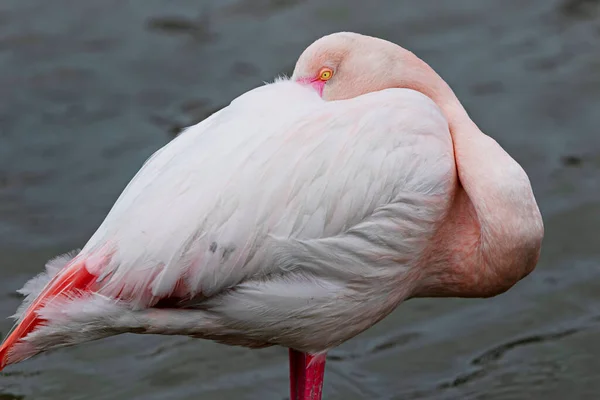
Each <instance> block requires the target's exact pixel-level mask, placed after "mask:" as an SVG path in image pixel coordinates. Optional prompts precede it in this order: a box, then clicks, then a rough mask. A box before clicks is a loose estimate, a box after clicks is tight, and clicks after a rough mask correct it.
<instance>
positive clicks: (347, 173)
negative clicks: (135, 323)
mask: <svg viewBox="0 0 600 400" xmlns="http://www.w3.org/2000/svg"><path fill="white" fill-rule="evenodd" d="M455 185H456V176H455V166H454V156H453V151H452V142H451V138H450V134H449V132H448V126H447V122H446V120H445V119H444V117H443V115H442V114H441V112H440V111H439V109H438V107H437V106H436V105H435V104H434V103H433V102H432V101H431V100H429V99H428V98H426V97H425V96H423V95H421V94H419V93H418V92H414V91H411V90H406V89H388V90H385V91H382V92H377V93H371V94H368V95H364V96H360V97H358V98H355V99H350V100H344V101H338V102H329V103H328V102H324V101H323V100H322V99H320V97H318V95H317V94H316V93H314V92H312V91H311V90H310V89H307V88H304V87H302V86H300V85H299V84H297V83H294V82H290V81H279V82H276V83H274V84H269V85H266V86H263V87H260V88H258V89H255V90H253V91H250V92H248V93H246V94H244V95H242V96H241V97H239V98H237V99H236V100H234V101H233V102H232V103H231V105H229V106H228V107H226V108H225V109H223V110H221V111H220V112H218V113H216V114H214V115H213V116H211V117H210V118H208V119H207V120H205V121H203V122H201V123H200V124H198V125H195V126H193V127H190V128H188V129H187V130H186V131H184V132H183V133H182V134H181V135H180V136H179V137H177V138H176V139H174V140H173V141H172V142H171V143H169V144H168V145H166V146H165V147H163V148H162V149H160V150H159V151H157V152H156V153H155V154H154V155H153V156H152V157H151V158H150V159H149V160H148V161H147V162H146V163H145V164H144V166H143V167H142V169H141V170H140V171H139V172H138V174H137V175H136V176H135V177H134V179H133V180H132V181H131V182H130V184H129V185H128V186H127V188H126V189H125V190H124V191H123V193H122V194H121V196H120V197H119V199H118V200H117V202H116V203H115V205H114V206H113V208H112V209H111V211H110V212H109V214H108V216H107V217H106V219H105V220H104V222H103V223H102V225H101V226H100V227H99V229H98V230H97V231H96V233H95V234H94V235H93V236H92V238H91V239H90V240H89V242H88V243H87V244H86V246H85V247H84V248H83V249H82V251H81V252H80V253H79V254H78V255H77V256H76V257H75V258H74V259H73V260H72V261H70V262H69V263H67V265H66V266H65V267H64V268H62V269H61V270H60V271H59V272H58V273H57V274H56V275H55V276H54V277H52V279H51V280H50V277H49V278H48V279H47V280H50V282H49V283H47V284H46V285H45V286H44V288H37V289H32V288H30V290H29V291H28V293H33V294H30V298H29V303H28V305H27V307H25V308H26V311H25V312H24V314H23V315H21V316H19V318H20V323H21V325H23V326H25V325H27V326H28V328H27V329H24V328H23V329H20V330H19V327H17V330H16V331H15V332H13V334H12V335H11V337H9V338H8V340H7V341H6V342H5V343H4V345H3V347H2V348H0V355H2V354H3V353H2V351H4V352H6V349H7V348H8V347H10V346H11V345H13V344H15V343H16V342H17V341H20V340H23V337H24V336H26V335H27V334H30V333H31V332H32V331H33V328H35V326H37V325H36V324H39V323H41V322H43V324H44V325H48V326H50V325H52V322H53V321H52V318H57V319H59V317H58V316H57V315H56V314H57V313H52V312H51V311H52V310H50V309H51V307H50V306H51V305H52V304H59V303H60V304H62V303H64V302H69V301H75V298H77V297H85V296H84V294H85V293H93V294H94V295H95V296H96V297H98V296H100V297H98V298H102V299H109V300H110V301H111V302H113V303H114V302H115V301H117V300H118V302H119V307H125V308H126V309H127V310H130V311H131V312H132V313H135V312H143V311H144V310H146V309H149V308H152V307H159V306H160V304H161V303H165V302H166V303H168V304H171V305H173V304H174V305H175V306H176V307H178V308H188V309H204V310H206V309H208V308H211V307H212V309H213V310H214V311H215V312H216V313H220V314H219V315H220V320H219V321H220V322H219V326H220V328H221V329H223V327H224V326H225V325H227V323H226V321H234V320H235V321H237V322H236V323H235V324H234V323H233V322H232V324H230V326H229V332H230V333H231V334H232V335H234V336H235V335H237V336H236V337H237V339H236V341H237V342H238V343H242V342H244V340H245V339H244V338H243V335H244V331H245V330H246V331H248V332H249V330H251V329H252V327H254V331H253V332H254V333H253V334H251V333H248V335H249V336H252V335H254V336H253V337H254V338H255V339H256V338H259V337H260V336H261V335H267V336H270V337H271V339H272V341H273V342H277V343H279V344H287V345H293V343H286V342H285V340H284V339H281V340H279V341H278V340H277V339H276V337H284V336H285V332H289V331H290V326H280V327H279V328H277V329H278V330H276V331H275V330H271V331H269V328H267V327H268V326H271V327H275V326H276V325H277V324H276V323H275V321H282V320H283V319H284V318H283V316H284V315H287V316H289V315H290V314H289V313H292V314H293V313H294V311H293V310H298V309H300V308H302V310H305V311H306V312H309V310H310V308H311V307H308V306H307V304H308V303H306V304H305V303H303V305H302V306H301V307H300V305H299V302H306V301H307V299H311V298H313V299H314V298H317V297H319V296H321V297H323V296H324V297H326V298H327V299H329V300H328V301H329V303H328V304H329V305H330V306H331V304H333V303H332V301H333V300H332V299H334V298H335V299H336V300H335V301H336V302H337V303H336V304H339V303H340V300H339V299H340V296H342V297H343V295H344V293H346V292H344V291H345V290H346V289H347V288H348V287H351V286H352V285H355V286H356V287H358V286H360V285H361V283H362V284H363V286H364V282H365V281H364V279H367V278H369V279H382V280H389V279H390V278H392V277H394V276H397V275H398V274H400V273H401V272H403V271H406V269H407V268H408V266H409V265H410V263H411V262H413V261H414V260H415V259H417V258H418V257H419V255H420V253H421V252H422V251H424V249H425V247H426V245H427V240H428V239H429V238H430V237H431V236H432V235H433V233H434V230H435V228H436V226H437V225H436V224H437V223H438V222H439V221H440V220H441V218H442V217H443V215H444V212H445V211H446V210H447V208H448V202H449V199H450V198H451V195H452V191H453V190H454V187H455ZM47 280H46V281H47ZM42 281H43V280H42ZM39 282H40V280H39V278H38V281H37V286H41V285H40V284H39ZM73 282H77V283H76V284H74V283H73ZM44 283H45V282H44ZM357 285H358V286H357ZM356 287H354V289H353V290H355V291H358V292H360V290H361V289H357V288H356ZM36 290H38V291H40V293H39V294H38V296H37V299H36V298H34V297H35V296H34V295H35V294H36ZM358 292H357V293H358ZM69 293H70V294H69ZM53 299H54V300H53ZM42 300H43V301H42ZM61 302H62V303H61ZM309 303H310V301H309ZM111 304H112V303H111ZM42 307H44V308H47V309H49V310H48V311H47V312H46V313H45V314H44V312H43V310H42V311H41V312H40V311H39V309H40V308H42ZM61 307H62V306H61ZM325 308H326V307H325V306H324V304H321V306H320V308H319V309H320V310H324V309H325ZM154 310H156V313H155V314H153V315H154V316H155V317H156V316H158V315H159V312H160V308H154ZM311 312H312V313H315V312H317V311H315V310H313V311H311ZM286 313H287V314H286ZM141 315H142V314H138V317H140V316H141ZM189 315H192V314H189ZM241 315H243V316H241ZM311 315H312V314H311ZM323 315H324V314H323ZM330 315H331V313H330ZM195 317H197V316H194V318H195ZM314 317H315V318H317V317H319V316H318V315H314ZM261 318H262V319H261ZM373 318H381V315H376V316H373ZM373 318H371V319H373ZM42 319H44V321H42ZM265 319H268V320H269V321H270V323H266V320H265ZM367 319H368V318H367ZM34 320H35V321H37V322H35V321H34ZM138 320H141V319H138ZM240 321H241V322H240ZM62 322H64V321H62ZM188 322H189V321H187V322H186V323H188ZM338 322H339V321H338ZM153 323H154V324H155V325H156V321H154V322H153ZM236 324H237V325H236ZM252 324H254V325H252ZM63 325H64V324H63ZM175 325H176V324H175V323H174V322H173V321H171V323H170V325H169V326H171V328H172V327H173V326H175ZM234 325H235V326H234ZM64 326H67V325H64ZM273 329H275V328H273ZM357 329H358V328H357ZM360 329H362V328H360ZM171 330H172V329H171ZM146 331H149V332H150V331H152V330H151V329H146ZM155 331H157V332H158V333H168V332H167V331H168V328H167V327H166V326H165V328H164V329H163V330H162V331H160V329H155ZM183 331H185V330H183ZM194 332H195V331H194V330H193V329H191V330H189V333H190V334H194ZM34 333H37V332H34ZM39 333H40V334H41V332H39ZM54 333H56V331H54ZM170 333H185V332H170ZM197 335H198V336H203V337H209V338H214V336H215V334H214V333H212V334H209V333H207V334H204V335H203V334H202V333H201V332H200V333H198V334H197ZM223 335H225V334H224V333H223ZM30 336H34V335H31V334H30ZM55 336H56V335H55ZM38 337H39V335H38ZM27 339H28V338H27V337H25V339H24V340H23V341H24V342H27ZM257 340H258V339H257ZM336 340H337V339H336ZM340 340H341V339H340ZM71 341H73V340H71ZM225 341H226V340H225ZM334 341H335V340H334ZM58 342H60V340H58V341H56V340H55V341H53V342H52V343H53V345H56V344H57V343H58ZM258 342H260V340H258ZM37 343H38V344H37V345H36V347H35V349H32V348H29V349H28V350H27V351H25V350H23V352H22V354H17V353H16V352H13V353H12V354H11V358H10V362H13V361H16V360H20V359H23V358H24V357H25V356H29V355H31V354H33V353H35V352H39V351H40V350H43V349H44V347H51V346H43V345H41V344H40V342H39V341H38V342H37ZM297 347H300V346H297ZM313 347H315V346H313Z"/></svg>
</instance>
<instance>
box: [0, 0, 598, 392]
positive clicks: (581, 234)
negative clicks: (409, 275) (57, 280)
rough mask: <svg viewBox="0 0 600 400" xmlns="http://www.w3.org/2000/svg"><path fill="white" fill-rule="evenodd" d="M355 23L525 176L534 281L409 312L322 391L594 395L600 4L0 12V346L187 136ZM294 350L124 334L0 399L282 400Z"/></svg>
mask: <svg viewBox="0 0 600 400" xmlns="http://www.w3.org/2000/svg"><path fill="white" fill-rule="evenodd" d="M340 30H351V31H357V32H361V33H365V34H370V35H375V36H379V37H382V38H385V39H388V40H391V41H394V42H396V43H398V44H400V45H402V46H404V47H407V48H409V49H411V50H413V51H414V52H416V54H417V55H419V56H420V57H421V58H423V59H425V60H426V61H427V62H428V63H430V65H431V66H432V67H433V68H434V69H435V70H437V71H438V72H439V73H440V74H441V75H442V77H444V79H446V80H447V81H448V82H449V83H450V84H451V86H452V87H453V88H454V89H455V91H456V92H457V94H458V96H459V98H460V99H461V100H462V101H463V103H464V104H465V106H466V108H467V109H468V110H469V112H470V114H471V116H472V117H473V119H474V120H475V121H476V122H477V123H478V124H479V126H480V127H481V128H482V130H483V131H484V132H486V133H487V134H489V135H491V136H492V137H494V138H495V139H496V140H498V141H499V142H500V143H501V144H502V145H503V146H504V148H505V149H506V150H507V151H508V152H509V153H510V154H511V155H513V157H514V158H516V159H517V160H518V161H519V162H520V163H521V164H522V165H523V167H524V168H525V170H526V171H527V172H528V173H529V176H530V178H531V181H532V184H533V187H534V190H535V193H536V196H537V199H538V201H539V204H540V207H541V209H542V211H543V214H544V219H545V224H546V232H547V234H546V240H545V243H544V248H543V254H542V258H541V261H540V264H539V266H538V268H537V270H536V271H535V272H534V273H533V274H532V275H530V276H529V277H528V278H527V279H525V280H524V281H522V282H521V283H520V284H518V285H517V286H516V287H515V288H513V289H512V290H510V291H509V292H508V293H506V294H504V295H501V296H499V297H496V298H493V299H488V300H460V299H434V300H411V301H409V302H408V303H405V304H404V305H402V306H401V307H399V309H398V310H397V311H396V312H395V313H394V314H392V315H391V316H390V317H388V318H387V319H385V320H384V321H383V322H382V323H380V324H378V325H377V326H376V327H374V328H373V329H371V330H369V331H368V332H366V333H365V334H363V335H361V336H359V337H357V338H355V339H354V340H352V341H350V342H349V343H346V344H345V345H343V346H341V347H340V348H338V349H336V350H335V351H333V352H331V354H330V358H329V360H330V361H329V365H328V368H327V373H326V377H325V382H326V383H325V395H324V398H325V399H327V400H333V399H340V400H341V399H344V400H352V399H390V400H392V399H561V400H562V399H565V398H570V399H596V398H598V392H599V391H600V380H599V379H598V371H600V357H599V356H598V354H600V340H599V339H600V268H598V260H599V258H600V247H599V246H598V245H599V242H600V241H599V238H600V132H599V125H600V113H599V111H598V110H599V107H600V1H598V0H528V1H523V0H504V1H502V2H500V1H494V0H454V1H452V2H450V1H448V2H441V1H437V0H421V1H418V2H417V1H408V0H405V1H400V0H388V1H383V0H379V1H375V0H371V1H369V2H366V1H364V0H321V1H308V0H306V1H303V0H213V1H199V0H176V1H175V0H171V1H167V0H160V1H159V0H143V1H142V0H139V1H133V0H129V1H126V0H53V1H47V0H2V1H1V2H0V318H1V320H0V332H2V333H4V334H6V332H7V331H8V330H9V328H10V326H11V321H10V320H5V319H4V318H5V317H7V316H9V315H11V314H12V313H13V312H14V311H15V309H16V307H17V305H18V304H19V302H20V297H19V296H18V295H17V294H16V293H15V290H16V289H18V288H20V287H21V286H22V285H23V283H24V282H25V281H26V280H27V279H28V278H29V277H31V276H32V275H34V274H36V273H37V272H39V271H41V269H42V267H43V265H44V263H45V261H46V260H47V259H48V258H51V257H53V256H55V255H58V254H61V253H64V252H66V251H68V250H71V249H73V248H77V247H80V246H82V245H83V244H84V243H85V242H86V240H87V239H88V238H89V236H90V235H91V234H92V233H93V232H94V230H95V229H96V228H97V226H98V225H99V224H100V222H101V221H102V219H103V218H104V216H105V215H106V213H107V212H108V210H109V208H110V207H111V205H112V204H113V202H114V201H115V200H116V198H117V196H118V195H119V193H120V192H121V191H122V189H123V188H124V186H125V185H126V183H127V182H128V181H129V180H130V179H131V178H132V176H133V175H134V173H135V172H136V171H137V170H138V169H139V168H140V166H141V164H142V162H143V161H144V160H145V159H146V158H147V157H148V156H149V155H150V154H151V153H153V152H154V151H155V150H156V149H158V148H159V147H161V146H163V145H164V144H165V143H167V142H168V141H169V140H171V139H172V138H173V137H174V135H176V134H177V133H178V132H179V131H180V130H181V128H182V127H185V126H188V125H191V124H193V123H195V122H198V121H200V120H202V119H204V118H205V117H206V116H208V115H210V114H211V113H212V112H214V111H215V110H217V109H219V108H221V107H223V106H225V105H227V104H228V103H229V102H230V101H231V100H232V99H233V98H234V97H236V96H238V95H239V94H241V93H243V92H245V91H247V90H249V89H251V88H253V87H256V86H258V85H261V84H262V82H263V81H268V80H272V79H273V78H274V77H275V76H276V75H278V74H280V73H288V74H289V73H291V71H292V70H293V66H294V63H295V61H296V59H297V57H298V56H299V55H300V53H301V52H302V50H303V49H304V48H305V47H306V46H308V45H309V44H310V43H311V42H312V41H313V40H315V39H316V38H318V37H320V36H322V35H324V34H327V33H331V32H335V31H340ZM287 374H288V371H287V352H286V351H285V350H284V349H279V348H270V349H265V350H260V351H250V350H245V349H241V348H230V347H225V346H221V345H217V344H214V343H211V342H207V341H199V340H192V339H187V338H177V337H175V338H168V337H151V336H133V335H125V336H121V337H116V338H112V339H109V340H103V341H100V342H95V343H90V344H88V345H84V346H80V347H77V348H70V349H64V350H60V351H56V352H53V353H51V354H44V355H41V356H39V357H37V358H35V359H32V360H30V361H28V362H25V363H23V364H18V365H16V366H14V367H11V368H9V369H8V370H7V371H5V372H3V373H0V399H1V400H16V399H36V400H41V399H53V400H54V399H56V400H58V399H61V400H64V399H89V400H99V399H136V400H138V399H139V400H142V399H143V400H152V399H156V400H159V399H160V400H163V399H174V400H184V399H190V400H191V399H222V400H224V399H236V400H239V399H277V400H283V399H286V398H287V390H288V386H287V379H288V375H287Z"/></svg>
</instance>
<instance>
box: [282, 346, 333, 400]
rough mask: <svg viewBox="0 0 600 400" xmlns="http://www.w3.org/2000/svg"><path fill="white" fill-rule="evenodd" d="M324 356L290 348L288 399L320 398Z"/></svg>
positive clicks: (306, 399)
mask: <svg viewBox="0 0 600 400" xmlns="http://www.w3.org/2000/svg"><path fill="white" fill-rule="evenodd" d="M324 375H325V356H316V357H315V356H311V355H310V354H306V353H302V352H299V351H296V350H292V349H290V400H321V394H322V393H323V378H324Z"/></svg>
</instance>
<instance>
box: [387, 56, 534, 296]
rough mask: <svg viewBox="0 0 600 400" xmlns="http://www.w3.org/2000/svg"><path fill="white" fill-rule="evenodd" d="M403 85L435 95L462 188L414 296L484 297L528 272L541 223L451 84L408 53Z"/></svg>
mask: <svg viewBox="0 0 600 400" xmlns="http://www.w3.org/2000/svg"><path fill="white" fill-rule="evenodd" d="M407 53H408V54H405V55H404V57H403V61H402V65H403V66H404V68H406V70H404V71H402V74H399V76H402V77H403V79H402V81H401V82H400V83H399V86H400V87H406V88H410V89H413V90H417V91H419V92H421V93H423V94H425V95H426V96H428V97H429V98H431V99H432V100H433V101H434V102H435V103H436V104H437V105H438V106H439V107H440V108H441V110H442V112H443V113H444V115H445V116H446V118H447V120H448V125H449V128H450V133H451V135H452V141H453V143H454V155H455V159H456V168H457V173H458V180H459V185H458V187H457V190H456V195H455V198H454V201H453V206H452V207H451V209H450V210H449V211H448V214H447V216H446V218H445V220H444V221H443V223H442V224H441V226H440V228H439V230H438V232H437V234H436V237H435V238H434V240H432V247H431V251H429V252H428V254H427V256H426V259H424V260H423V263H422V264H421V265H420V266H419V267H420V268H425V269H426V270H427V272H428V273H427V274H423V276H426V277H425V278H424V279H423V282H422V284H421V285H420V287H419V289H418V290H417V292H416V293H415V296H420V297H424V296H460V297H487V296H491V295H495V294H498V293H501V292H503V291H505V290H507V289H508V288H510V287H511V286H512V285H514V283H516V282H517V281H519V280H520V279H521V278H523V277H524V276H526V275H527V274H529V272H531V270H532V269H533V268H534V266H535V264H536V263H537V259H538V257H539V251H540V246H541V240H542V237H543V224H542V219H541V215H540V212H539V209H538V207H537V203H536V201H535V198H534V196H533V192H532V189H531V186H530V183H529V179H528V177H527V175H526V174H525V172H524V171H523V169H522V168H521V167H520V165H519V164H518V163H517V162H516V161H515V160H514V159H512V158H511V157H510V156H509V155H508V154H507V153H506V152H505V151H504V150H503V149H502V148H501V147H500V146H499V145H498V143H496V142H495V141H494V140H493V139H492V138H490V137H489V136H487V135H485V134H483V132H481V131H480V130H479V128H478V127H477V125H476V124H475V123H474V122H473V121H472V120H471V119H470V118H469V115H468V114H467V112H466V110H465V109H464V107H463V106H462V105H461V103H460V101H459V100H458V98H457V97H456V95H455V94H454V92H453V91H452V89H451V88H450V86H449V85H448V84H447V83H446V82H445V81H444V80H443V79H442V78H441V77H440V76H439V75H438V74H437V73H435V71H433V69H432V68H431V67H429V65H427V64H426V63H425V62H424V61H422V60H421V59H419V58H418V57H416V56H415V55H414V54H412V53H410V52H408V51H407Z"/></svg>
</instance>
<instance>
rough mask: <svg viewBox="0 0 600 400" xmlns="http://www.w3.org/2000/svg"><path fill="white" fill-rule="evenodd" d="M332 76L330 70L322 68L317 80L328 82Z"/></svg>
mask: <svg viewBox="0 0 600 400" xmlns="http://www.w3.org/2000/svg"><path fill="white" fill-rule="evenodd" d="M332 76H333V71H332V70H331V69H330V68H323V69H322V70H321V72H320V73H319V80H321V81H328V80H330V79H331V77H332Z"/></svg>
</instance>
